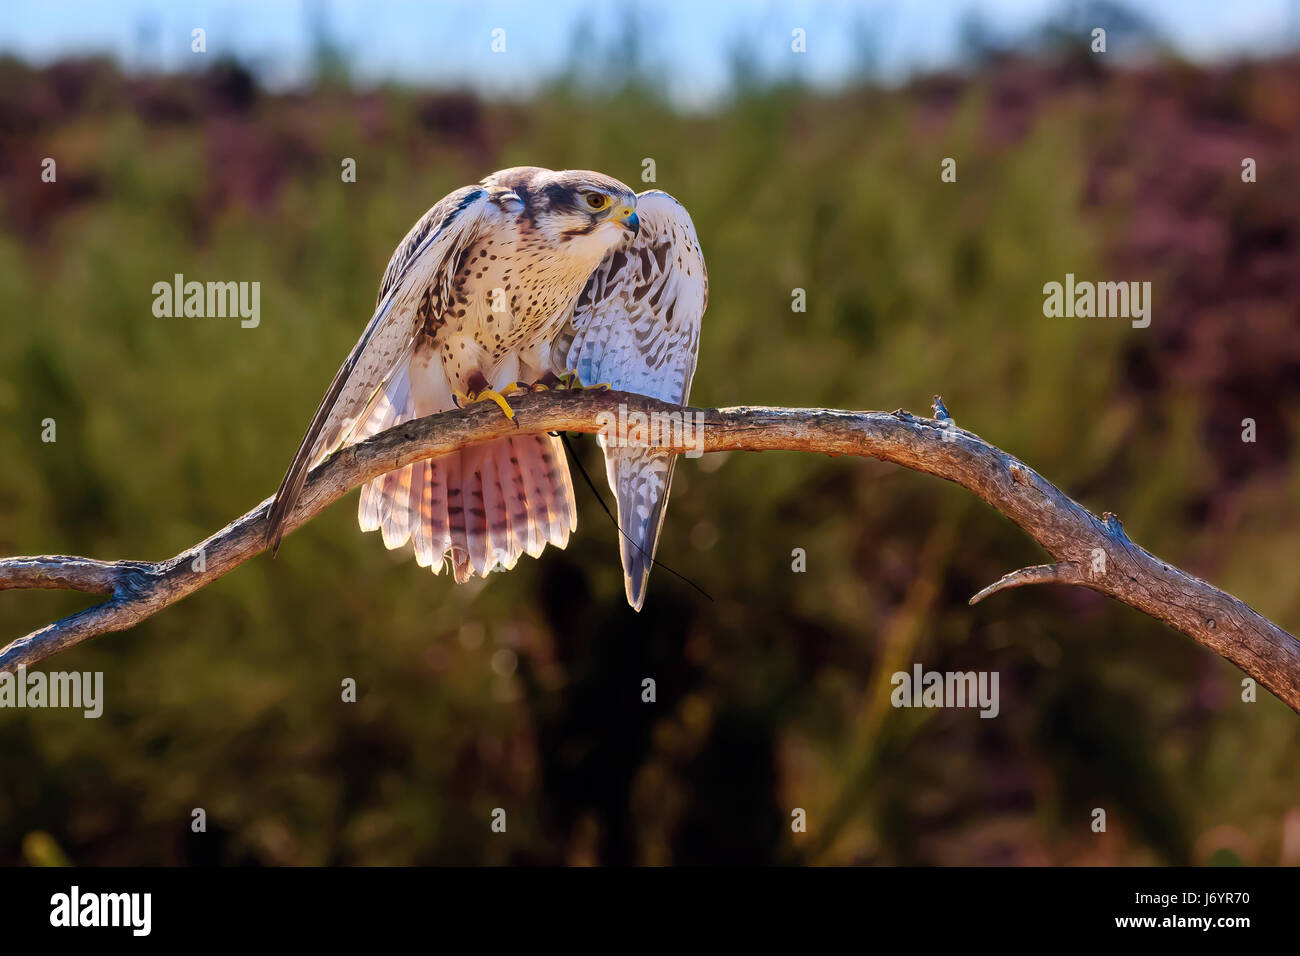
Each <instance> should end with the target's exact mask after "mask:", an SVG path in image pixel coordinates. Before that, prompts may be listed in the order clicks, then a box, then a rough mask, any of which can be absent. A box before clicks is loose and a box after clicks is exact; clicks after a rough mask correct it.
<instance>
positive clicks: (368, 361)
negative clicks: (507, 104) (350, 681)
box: [266, 186, 501, 553]
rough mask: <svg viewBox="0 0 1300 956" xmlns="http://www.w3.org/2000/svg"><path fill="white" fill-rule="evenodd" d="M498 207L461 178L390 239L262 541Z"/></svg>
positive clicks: (271, 536) (280, 529)
mask: <svg viewBox="0 0 1300 956" xmlns="http://www.w3.org/2000/svg"><path fill="white" fill-rule="evenodd" d="M500 215H501V209H500V207H499V206H497V205H495V204H494V203H493V202H492V200H491V197H490V195H489V190H488V189H485V188H483V187H481V186H466V187H465V188H463V189H458V190H456V191H455V192H453V193H451V194H449V195H448V196H446V197H444V198H443V199H441V200H440V201H438V202H437V203H436V204H435V205H434V206H433V207H432V208H431V209H430V210H429V211H428V212H426V213H425V214H424V216H423V217H421V219H420V221H419V222H417V223H416V224H415V225H414V226H413V227H412V228H411V231H410V232H408V233H407V234H406V238H405V239H403V240H402V242H401V244H400V245H399V246H398V247H397V251H396V252H394V253H393V257H392V259H391V260H389V263H388V268H387V269H386V270H385V271H384V278H383V282H382V283H381V284H380V289H379V301H378V303H377V304H376V306H375V313H374V315H373V316H372V317H371V319H370V323H369V324H368V325H367V326H366V330H365V331H364V332H362V333H361V338H360V340H358V342H357V344H356V345H355V346H354V347H353V349H352V353H351V354H350V355H349V356H348V357H347V360H346V361H345V362H344V363H343V365H342V367H341V368H340V369H339V370H338V373H337V374H336V375H335V376H334V381H333V382H331V383H330V387H329V389H328V391H326V392H325V397H324V398H323V399H321V403H320V407H319V408H317V409H316V415H315V416H314V417H313V418H312V420H311V424H310V425H309V426H308V427H307V434H306V435H305V436H303V439H302V443H301V444H300V445H299V446H298V451H297V453H296V454H295V455H294V458H293V463H292V464H291V465H290V466H289V471H288V472H287V473H286V474H285V476H284V481H282V482H281V483H280V490H279V491H277V492H276V494H275V500H274V501H273V502H272V503H271V511H270V514H269V515H268V518H267V530H266V541H267V544H268V546H269V547H270V548H271V551H272V553H274V551H275V549H276V548H278V547H279V545H280V538H281V536H282V535H283V534H284V521H285V519H286V518H287V517H288V516H289V514H290V513H291V512H292V511H293V507H294V505H295V504H296V503H297V500H298V496H299V495H300V494H301V493H302V487H303V485H304V484H305V483H306V481H307V471H308V469H309V468H310V467H311V466H312V465H313V464H315V463H316V462H318V461H319V460H320V459H322V458H324V457H325V456H326V455H328V454H329V453H330V452H332V451H333V450H334V449H335V448H337V447H338V445H339V444H341V443H342V442H343V440H344V439H345V438H346V437H347V433H348V429H349V428H350V427H351V425H352V424H353V423H354V422H355V421H356V420H357V419H358V418H359V417H360V415H361V413H362V412H363V411H364V410H365V408H366V406H367V405H369V404H370V401H371V399H372V398H373V397H374V395H375V393H376V392H377V391H378V390H379V388H380V387H381V386H382V385H383V383H384V380H385V378H386V377H387V376H388V373H389V372H390V371H391V370H392V369H393V367H394V365H396V364H397V363H398V361H399V360H400V358H401V356H402V355H403V354H404V353H405V352H406V350H407V349H408V348H409V347H410V345H411V342H412V340H413V339H414V337H415V334H416V332H418V331H419V321H420V317H419V315H418V311H419V308H418V307H419V304H420V298H421V296H423V294H424V291H425V289H426V288H428V287H429V286H430V285H431V284H443V285H446V284H449V283H450V282H451V280H452V278H453V276H454V275H455V268H456V260H457V258H458V256H459V255H460V254H461V253H463V252H464V251H465V250H466V249H468V248H469V246H470V245H472V244H473V242H474V239H475V238H476V237H477V236H478V235H479V233H480V231H481V230H482V229H483V228H484V227H485V226H486V225H488V224H489V223H490V222H491V221H492V220H493V219H495V218H496V217H498V216H500Z"/></svg>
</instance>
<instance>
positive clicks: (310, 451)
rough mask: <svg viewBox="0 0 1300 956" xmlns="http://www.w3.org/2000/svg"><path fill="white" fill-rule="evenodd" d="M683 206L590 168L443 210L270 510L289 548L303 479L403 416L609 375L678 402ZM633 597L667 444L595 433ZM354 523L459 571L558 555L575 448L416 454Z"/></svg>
mask: <svg viewBox="0 0 1300 956" xmlns="http://www.w3.org/2000/svg"><path fill="white" fill-rule="evenodd" d="M707 294H708V293H707V278H706V274H705V268H704V258H703V254H702V252H701V250H700V246H699V241H698V239H697V238H696V235H695V228H694V225H693V224H692V223H691V219H690V216H689V215H688V214H687V212H686V210H685V208H684V207H683V206H682V205H681V204H680V203H678V202H677V201H676V200H675V199H673V198H672V197H671V196H669V195H668V194H667V193H664V192H661V191H658V190H651V191H648V192H644V193H641V194H640V195H636V194H634V193H633V192H632V190H631V189H629V188H628V187H627V186H626V185H624V184H623V183H621V182H619V181H618V180H616V179H613V178H611V177H609V176H605V175H602V174H601V173H596V172H591V171H586V170H561V171H554V170H549V169H542V168H539V167H534V166H523V167H516V168H513V169H506V170H502V171H500V172H497V173H493V174H492V175H491V176H488V177H487V178H486V179H484V180H483V181H482V182H480V183H479V184H478V185H477V186H467V187H464V188H462V189H458V190H456V191H455V192H453V193H451V194H449V195H448V196H446V197H444V198H443V199H442V200H440V201H439V202H437V203H435V204H434V205H433V207H432V208H430V209H429V211H428V212H426V213H425V214H424V216H423V217H421V218H420V220H419V221H418V222H417V223H416V224H415V225H414V226H413V227H412V228H411V230H410V232H409V233H407V235H406V237H405V238H404V239H403V240H402V242H401V243H400V244H399V245H398V247H397V250H396V251H395V252H394V253H393V256H392V258H391V260H390V261H389V263H388V267H387V269H386V270H385V271H384V276H383V279H382V281H381V283H380V288H379V296H378V300H377V302H376V305H375V311H374V314H373V316H372V318H371V319H370V322H369V324H368V325H367V326H366V328H365V331H363V332H362V334H361V338H360V339H359V340H358V342H357V344H356V345H355V346H354V347H353V349H352V352H351V354H349V356H348V357H347V359H346V361H344V363H343V365H342V367H340V368H339V370H338V373H337V374H336V375H335V376H334V380H333V382H332V383H331V384H330V386H329V389H328V390H327V391H326V393H325V397H324V398H323V399H322V400H321V403H320V406H319V407H318V408H317V410H316V414H315V416H314V417H313V418H312V421H311V424H310V425H309V426H308V428H307V433H306V435H305V436H304V437H303V439H302V442H301V443H300V444H299V446H298V451H297V453H296V454H295V456H294V459H293V462H292V464H291V465H290V466H289V470H288V472H287V473H286V474H285V477H284V480H283V482H281V485H280V488H279V490H278V491H277V492H276V496H275V498H274V500H273V501H272V505H271V510H270V513H269V516H268V527H267V534H266V539H267V544H268V546H269V547H270V548H271V549H272V551H273V552H274V550H275V549H276V548H278V546H279V543H280V539H281V537H282V535H283V534H284V526H285V521H286V519H287V518H288V516H289V515H290V514H291V513H292V512H293V508H294V505H295V504H296V502H297V499H298V497H299V496H300V494H301V492H302V488H303V485H304V484H305V482H306V479H307V474H308V472H309V470H310V469H311V468H312V467H314V466H315V465H317V464H319V463H320V462H321V461H322V460H324V459H325V458H326V457H327V456H329V455H330V454H331V453H333V452H334V451H336V450H337V449H338V448H340V447H342V446H344V445H348V444H354V443H356V442H359V441H362V440H364V439H366V438H368V437H370V436H371V435H374V434H377V433H379V432H380V431H383V430H384V429H386V428H389V427H392V426H393V425H397V424H400V423H402V422H405V421H408V420H411V419H414V418H421V417H423V416H426V415H432V414H435V413H437V412H442V411H448V410H450V409H452V408H456V407H458V406H462V405H464V404H466V403H468V402H477V401H493V402H495V403H497V404H498V405H499V406H500V407H501V408H502V410H503V412H504V413H505V414H506V416H507V417H510V418H513V416H514V413H513V410H512V409H511V408H510V405H509V402H508V397H509V396H510V395H511V394H514V393H516V392H518V391H521V390H527V389H528V388H545V387H564V386H569V385H571V386H573V387H590V386H597V385H600V386H606V387H611V388H616V389H621V390H627V391H633V392H639V393H641V394H644V395H649V396H652V397H655V398H660V399H662V400H665V401H670V402H677V403H682V404H684V403H685V402H686V399H687V395H688V393H689V390H690V384H691V378H692V376H693V375H694V371H695V364H696V354H697V350H698V346H699V329H700V321H701V319H702V317H703V314H704V307H705V304H706V300H707ZM600 441H601V444H602V448H603V451H604V454H605V459H606V472H607V476H608V478H609V483H610V487H611V489H612V490H613V492H614V495H615V498H616V502H617V507H618V512H617V513H618V516H619V525H620V532H621V534H620V538H621V540H620V553H621V556H622V560H623V569H624V579H625V590H626V593H627V598H628V602H629V603H630V604H631V605H632V606H633V607H634V608H636V609H637V610H640V608H641V606H642V603H643V602H644V600H645V586H646V580H647V578H648V576H649V572H650V567H651V565H652V564H653V559H654V554H655V549H656V547H657V543H658V538H659V533H660V530H661V528H662V526H663V518H664V512H665V507H666V505H667V501H668V491H669V486H670V483H671V481H672V473H673V465H674V462H675V460H676V456H675V454H673V453H671V452H662V451H659V450H656V449H650V448H646V447H635V446H627V445H625V444H622V443H619V442H618V441H617V440H614V441H610V440H607V439H604V438H602V439H600ZM358 522H359V524H360V525H361V529H362V531H376V530H377V531H379V532H380V534H381V537H382V539H383V542H384V545H385V547H387V548H389V549H398V548H406V547H410V548H411V550H412V551H413V552H414V554H415V559H416V562H417V563H418V564H419V565H420V566H422V567H428V568H431V569H432V570H433V572H434V573H435V574H437V573H439V572H441V571H443V570H444V569H446V570H450V572H451V573H452V574H453V576H454V577H455V579H456V581H458V582H462V583H463V582H465V581H468V580H469V579H470V577H472V576H474V575H480V576H486V575H487V574H489V573H490V572H492V571H494V570H498V569H500V570H508V569H510V568H513V567H514V566H515V564H516V563H517V562H518V560H519V557H520V555H522V554H524V553H527V554H529V555H531V556H533V557H537V556H538V555H540V554H541V552H542V551H543V549H544V548H545V547H546V545H547V544H551V545H553V546H555V547H557V548H564V547H565V546H566V545H567V544H568V540H569V535H570V534H571V533H572V532H573V531H574V530H575V529H576V527H577V508H576V505H575V503H574V497H573V483H572V481H571V479H570V476H569V470H568V466H567V463H566V462H565V459H564V449H563V445H562V444H561V442H560V440H559V438H557V437H553V436H550V435H519V436H512V437H510V438H504V439H499V440H495V441H492V442H486V443H483V444H481V445H474V446H471V447H469V448H465V449H462V450H460V451H458V452H453V453H452V454H449V455H443V456H440V457H437V458H432V459H429V460H427V461H420V462H416V463H414V464H412V465H408V466H406V467H404V468H400V469H398V470H396V471H392V472H389V473H388V474H385V475H382V476H380V477H379V478H376V479H375V480H374V481H371V482H369V483H368V484H367V485H366V486H365V487H364V488H363V489H362V492H361V500H360V506H359V511H358Z"/></svg>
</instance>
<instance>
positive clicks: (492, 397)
mask: <svg viewBox="0 0 1300 956" xmlns="http://www.w3.org/2000/svg"><path fill="white" fill-rule="evenodd" d="M526 391H527V389H526V388H524V386H522V385H520V384H519V383H518V382H511V383H510V384H509V385H506V386H503V387H502V388H501V389H500V390H498V389H495V388H484V389H480V390H479V391H477V392H471V393H470V394H468V395H466V394H465V393H464V392H452V393H451V397H452V399H453V400H454V401H455V402H456V406H457V407H458V408H464V407H465V406H467V405H473V404H475V403H476V402H496V403H497V406H498V407H499V408H500V409H501V411H502V412H503V413H504V414H505V416H506V418H508V419H509V420H510V421H512V422H513V421H514V420H515V410H514V409H513V408H511V407H510V403H509V402H507V401H506V396H507V395H513V394H515V393H516V392H526ZM516 424H518V423H516Z"/></svg>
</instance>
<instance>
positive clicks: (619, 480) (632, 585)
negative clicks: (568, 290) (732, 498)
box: [551, 190, 709, 611]
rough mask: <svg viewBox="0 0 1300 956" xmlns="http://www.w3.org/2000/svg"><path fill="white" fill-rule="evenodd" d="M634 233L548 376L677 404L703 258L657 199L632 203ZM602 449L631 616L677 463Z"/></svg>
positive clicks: (703, 289) (701, 289) (584, 306)
mask: <svg viewBox="0 0 1300 956" xmlns="http://www.w3.org/2000/svg"><path fill="white" fill-rule="evenodd" d="M636 212H637V216H638V218H640V220H641V230H640V232H639V233H638V235H637V236H636V238H635V239H633V240H632V241H631V242H630V243H629V244H627V245H625V246H623V247H621V248H619V249H616V250H614V251H613V252H611V253H610V254H609V255H607V256H606V257H605V259H604V261H603V262H602V263H601V264H600V267H599V268H597V269H596V271H595V272H594V273H592V276H591V279H590V280H589V281H588V282H587V287H586V289H584V290H583V293H582V295H581V296H579V297H578V302H577V305H576V307H575V309H574V313H573V316H572V318H570V320H569V323H568V325H567V326H566V328H565V329H564V331H563V332H562V333H561V334H560V337H559V338H558V339H557V340H556V342H555V345H554V346H553V348H552V351H551V364H552V367H553V368H554V369H555V370H556V371H567V370H573V371H576V372H577V373H578V378H579V379H580V380H581V382H582V383H583V384H584V385H595V384H598V383H602V382H608V383H609V384H610V385H611V386H612V387H614V388H616V389H621V390H623V391H628V392H637V393H639V394H641V395H649V396H650V397H652V398H658V399H662V400H663V401H666V402H676V403H678V404H682V405H684V404H686V400H687V397H688V396H689V395H690V390H691V378H692V377H693V376H694V374H695V360H696V355H697V354H698V351H699V344H700V320H701V318H702V317H703V316H704V307H705V304H706V303H707V301H708V297H709V283H708V275H707V273H706V272H705V268H704V254H703V252H701V250H700V243H699V239H698V238H697V237H696V235H695V226H694V224H693V223H692V222H691V217H690V216H689V215H688V214H687V212H686V208H685V207H684V206H682V204H681V203H679V202H678V201H677V200H676V199H674V198H673V197H672V196H670V195H668V194H667V193H665V192H661V191H659V190H650V191H648V192H644V193H641V194H640V195H639V196H637V204H636ZM601 445H602V447H604V449H605V469H606V473H607V475H608V478H609V487H610V489H611V490H612V491H613V492H614V497H615V498H616V499H617V501H618V523H619V527H620V529H621V530H622V534H621V536H620V539H619V552H620V554H621V556H622V559H623V579H624V586H625V588H626V590H627V600H628V603H629V604H631V605H632V607H634V608H635V609H636V610H638V611H639V610H641V605H642V603H643V602H644V601H645V586H646V579H647V578H648V577H649V575H650V568H651V565H652V564H653V559H654V554H655V548H656V547H657V545H658V541H659V531H660V529H661V528H662V527H663V522H664V513H665V510H666V508H667V505H668V491H669V485H670V484H671V482H672V480H673V468H674V466H675V465H676V462H677V456H676V455H675V454H673V453H672V452H664V451H659V450H656V449H651V448H641V447H635V446H625V447H614V446H610V445H607V444H606V443H605V442H604V441H603V440H602V441H601Z"/></svg>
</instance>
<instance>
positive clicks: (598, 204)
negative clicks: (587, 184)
mask: <svg viewBox="0 0 1300 956" xmlns="http://www.w3.org/2000/svg"><path fill="white" fill-rule="evenodd" d="M587 205H588V206H589V207H590V208H592V209H596V210H600V209H604V208H605V207H606V206H608V205H609V197H608V196H606V195H604V194H603V193H587Z"/></svg>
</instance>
